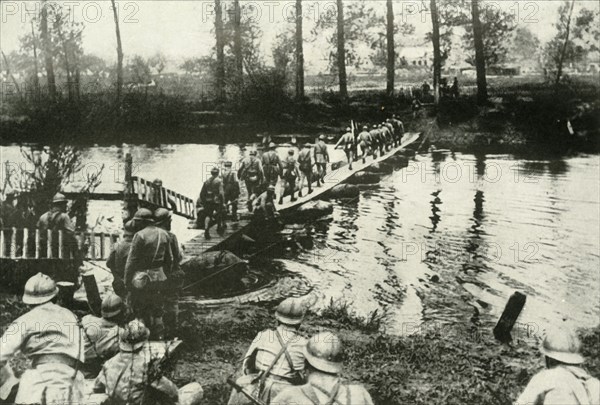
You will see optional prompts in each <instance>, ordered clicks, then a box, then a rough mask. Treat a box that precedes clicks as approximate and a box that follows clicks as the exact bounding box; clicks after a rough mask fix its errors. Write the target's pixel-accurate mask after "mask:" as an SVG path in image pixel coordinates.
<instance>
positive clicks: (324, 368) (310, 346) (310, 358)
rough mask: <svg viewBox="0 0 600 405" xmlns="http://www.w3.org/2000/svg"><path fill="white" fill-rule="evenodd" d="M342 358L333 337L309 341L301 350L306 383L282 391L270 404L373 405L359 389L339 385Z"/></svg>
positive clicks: (327, 334) (321, 335)
mask: <svg viewBox="0 0 600 405" xmlns="http://www.w3.org/2000/svg"><path fill="white" fill-rule="evenodd" d="M342 354H343V352H342V343H341V341H340V339H339V338H338V337H337V336H336V335H334V334H333V333H331V332H322V333H318V334H316V335H315V336H313V337H311V338H310V339H309V340H308V343H307V344H306V346H305V347H304V355H305V357H306V367H305V369H306V372H307V380H308V382H307V383H306V384H304V385H302V386H299V387H289V388H287V389H285V390H284V391H283V392H281V394H279V395H277V397H275V399H274V400H273V401H271V404H272V405H293V404H302V405H304V404H337V405H359V404H360V405H373V400H372V399H371V396H370V395H369V393H368V392H367V390H366V389H365V388H364V387H363V386H362V385H360V384H350V383H347V382H344V381H342V379H341V377H340V374H341V372H342Z"/></svg>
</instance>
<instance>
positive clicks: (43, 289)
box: [23, 273, 58, 305]
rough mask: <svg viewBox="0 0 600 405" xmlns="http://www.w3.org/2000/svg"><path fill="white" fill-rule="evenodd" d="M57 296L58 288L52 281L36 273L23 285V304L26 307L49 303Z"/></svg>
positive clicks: (44, 275)
mask: <svg viewBox="0 0 600 405" xmlns="http://www.w3.org/2000/svg"><path fill="white" fill-rule="evenodd" d="M56 294H58V287H57V286H56V283H55V282H54V280H52V279H51V278H50V277H49V276H47V275H46V274H43V273H38V274H36V275H35V276H33V277H31V278H30V279H29V280H27V283H25V292H24V293H23V303H25V304H27V305H38V304H44V303H46V302H48V301H51V300H52V298H54V297H56Z"/></svg>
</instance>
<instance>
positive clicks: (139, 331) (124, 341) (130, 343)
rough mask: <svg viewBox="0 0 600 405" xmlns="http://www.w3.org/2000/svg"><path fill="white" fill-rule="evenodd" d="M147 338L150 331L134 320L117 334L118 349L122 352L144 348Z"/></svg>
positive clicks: (140, 322)
mask: <svg viewBox="0 0 600 405" xmlns="http://www.w3.org/2000/svg"><path fill="white" fill-rule="evenodd" d="M149 337H150V331H149V330H148V328H146V325H144V323H143V322H142V321H140V320H138V319H134V320H133V321H131V322H129V323H128V324H127V325H125V327H124V328H123V329H121V331H120V332H119V348H120V349H121V350H122V351H124V352H133V351H136V350H138V349H140V348H142V346H144V343H146V341H147V340H148V338H149Z"/></svg>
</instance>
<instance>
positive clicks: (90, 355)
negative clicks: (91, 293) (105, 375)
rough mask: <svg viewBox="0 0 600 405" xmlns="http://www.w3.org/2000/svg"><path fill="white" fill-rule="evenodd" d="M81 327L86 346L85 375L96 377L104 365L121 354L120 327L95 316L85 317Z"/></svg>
mask: <svg viewBox="0 0 600 405" xmlns="http://www.w3.org/2000/svg"><path fill="white" fill-rule="evenodd" d="M81 325H82V327H83V332H84V333H83V340H84V346H85V369H84V373H85V375H86V377H88V378H90V377H95V376H96V375H97V371H98V370H99V369H100V367H101V366H102V363H104V362H105V361H106V360H108V359H110V358H111V357H113V356H114V355H115V354H117V353H118V352H119V325H117V324H116V323H114V322H111V321H108V320H106V319H104V318H98V317H96V316H94V315H86V316H84V317H83V319H82V320H81ZM88 371H89V372H88Z"/></svg>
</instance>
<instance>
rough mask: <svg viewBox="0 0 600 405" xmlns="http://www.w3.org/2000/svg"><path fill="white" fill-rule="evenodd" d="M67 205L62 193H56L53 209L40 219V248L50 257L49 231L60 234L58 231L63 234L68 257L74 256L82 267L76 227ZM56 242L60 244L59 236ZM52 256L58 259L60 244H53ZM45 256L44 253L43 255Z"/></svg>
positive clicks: (53, 199)
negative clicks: (47, 249) (48, 250)
mask: <svg viewBox="0 0 600 405" xmlns="http://www.w3.org/2000/svg"><path fill="white" fill-rule="evenodd" d="M67 203H68V200H67V199H66V197H65V196H64V195H63V194H61V193H56V194H55V195H54V197H53V198H52V207H51V208H50V211H48V212H46V213H45V214H44V215H42V216H41V217H40V219H39V220H38V223H37V228H38V229H39V230H40V233H41V238H40V239H41V241H40V242H41V243H40V246H41V248H42V251H43V252H45V256H46V257H49V256H50V252H47V251H46V247H47V242H46V241H47V233H48V232H47V231H52V232H53V233H58V231H62V232H63V238H64V239H63V241H64V246H65V249H66V252H64V253H66V255H67V257H69V255H71V254H72V255H73V257H74V258H75V260H76V261H77V264H78V265H81V263H82V262H83V258H82V256H81V253H80V252H79V247H78V244H77V240H76V239H75V225H73V222H71V218H70V217H69V215H67V213H66V212H67ZM54 237H55V238H56V239H55V240H56V241H57V242H58V236H57V235H56V236H54ZM52 250H53V252H52V254H53V256H54V257H58V243H55V244H53V246H52ZM42 256H44V253H42Z"/></svg>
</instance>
